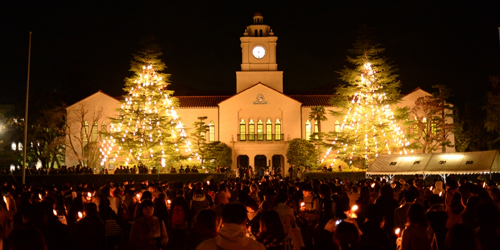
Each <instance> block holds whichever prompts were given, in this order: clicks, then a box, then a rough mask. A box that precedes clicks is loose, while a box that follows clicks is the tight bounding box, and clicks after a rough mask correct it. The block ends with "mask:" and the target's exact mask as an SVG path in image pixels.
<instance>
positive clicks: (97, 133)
mask: <svg viewBox="0 0 500 250" xmlns="http://www.w3.org/2000/svg"><path fill="white" fill-rule="evenodd" d="M97 135H99V131H98V130H97V121H95V122H94V125H92V141H97Z"/></svg>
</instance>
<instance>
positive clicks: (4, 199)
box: [3, 196, 9, 211]
mask: <svg viewBox="0 0 500 250" xmlns="http://www.w3.org/2000/svg"><path fill="white" fill-rule="evenodd" d="M3 201H4V202H5V209H7V211H9V201H8V200H7V197H6V196H4V197H3Z"/></svg>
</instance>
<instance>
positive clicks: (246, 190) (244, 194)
mask: <svg viewBox="0 0 500 250" xmlns="http://www.w3.org/2000/svg"><path fill="white" fill-rule="evenodd" d="M251 198H252V197H251V196H250V187H249V186H247V185H244V186H243V187H242V188H241V191H240V192H239V193H238V202H239V203H241V204H245V201H247V200H248V199H251Z"/></svg>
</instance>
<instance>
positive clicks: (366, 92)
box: [321, 63, 413, 164]
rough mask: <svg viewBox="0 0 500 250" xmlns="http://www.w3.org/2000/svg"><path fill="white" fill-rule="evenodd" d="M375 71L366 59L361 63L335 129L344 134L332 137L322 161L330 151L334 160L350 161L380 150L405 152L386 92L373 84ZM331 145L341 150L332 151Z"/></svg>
mask: <svg viewBox="0 0 500 250" xmlns="http://www.w3.org/2000/svg"><path fill="white" fill-rule="evenodd" d="M376 73H377V72H376V71H375V70H373V69H372V65H371V64H370V63H365V64H364V65H363V73H362V74H361V81H360V82H359V83H358V86H357V89H358V91H357V92H355V93H354V94H353V97H352V99H351V101H350V102H349V107H348V109H347V114H346V115H345V116H344V119H343V122H342V124H341V126H340V131H336V132H338V133H339V134H340V135H343V137H344V138H342V139H340V138H335V139H334V141H333V142H332V146H331V147H330V148H329V149H328V150H327V151H326V153H325V155H324V156H323V159H322V160H321V161H322V162H323V161H325V160H326V159H327V158H329V157H330V154H332V153H333V154H334V156H333V157H331V158H333V159H334V160H335V159H337V158H340V159H346V160H347V159H348V160H349V164H352V160H353V158H364V159H365V160H367V161H368V162H369V161H371V160H373V159H374V158H375V157H377V156H378V155H379V154H380V153H388V154H391V152H398V153H399V154H407V153H408V150H406V146H408V145H409V141H408V140H407V138H406V137H405V136H404V134H403V130H402V129H401V128H400V126H399V124H398V123H397V122H396V120H395V118H394V113H393V111H392V109H391V108H390V106H389V105H388V104H387V101H388V98H387V95H386V93H384V92H381V89H382V88H383V86H381V85H379V84H377V78H376ZM358 138H359V139H358ZM359 142H361V143H359ZM349 145H350V146H349ZM381 145H382V146H381ZM334 146H335V147H337V148H339V149H342V150H336V151H332V149H333V147H334ZM410 152H413V151H410Z"/></svg>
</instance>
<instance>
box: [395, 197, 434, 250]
mask: <svg viewBox="0 0 500 250" xmlns="http://www.w3.org/2000/svg"><path fill="white" fill-rule="evenodd" d="M407 217H408V219H407V221H408V223H407V226H406V228H405V229H404V230H403V232H402V234H401V250H409V249H420V250H437V249H438V245H437V239H436V235H435V234H434V230H432V228H431V227H430V226H429V225H428V222H427V218H426V217H425V210H424V206H423V205H421V204H418V203H414V204H412V205H411V206H410V208H409V209H408V216H407Z"/></svg>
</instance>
